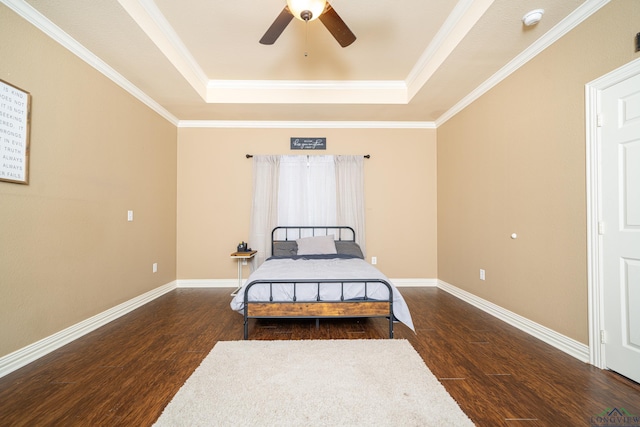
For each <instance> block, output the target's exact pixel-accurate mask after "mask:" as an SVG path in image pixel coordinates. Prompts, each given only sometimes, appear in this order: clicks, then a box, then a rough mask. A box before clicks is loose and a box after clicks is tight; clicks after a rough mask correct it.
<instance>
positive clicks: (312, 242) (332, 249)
mask: <svg viewBox="0 0 640 427" xmlns="http://www.w3.org/2000/svg"><path fill="white" fill-rule="evenodd" d="M296 243H297V244H298V255H325V254H336V253H338V251H337V250H336V241H335V239H334V237H333V235H330V236H314V237H303V238H302V239H298V240H296Z"/></svg>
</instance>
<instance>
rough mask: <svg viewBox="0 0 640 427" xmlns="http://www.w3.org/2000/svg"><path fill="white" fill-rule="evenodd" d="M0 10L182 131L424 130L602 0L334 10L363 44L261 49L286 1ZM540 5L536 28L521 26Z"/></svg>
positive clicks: (296, 31)
mask: <svg viewBox="0 0 640 427" xmlns="http://www.w3.org/2000/svg"><path fill="white" fill-rule="evenodd" d="M1 1H2V2H3V3H5V4H7V5H8V6H9V7H11V8H13V9H14V10H16V11H17V12H18V13H20V14H21V15H22V16H24V17H25V18H26V19H28V20H30V21H31V22H33V23H34V24H35V25H37V26H39V27H40V28H43V30H45V31H46V32H47V33H48V34H49V35H51V36H52V37H54V38H56V39H57V40H58V41H60V42H61V43H62V44H63V45H66V46H67V47H68V48H70V49H72V50H73V51H75V52H76V53H77V54H78V55H79V56H80V57H83V58H84V59H85V60H86V61H87V62H89V63H91V64H92V65H94V66H96V68H98V69H100V70H101V71H103V72H105V74H107V75H109V76H110V77H111V78H113V79H114V80H115V81H117V82H119V83H120V84H121V85H123V86H124V87H126V88H128V89H129V90H130V91H131V92H132V93H134V94H136V96H138V97H139V98H141V99H142V100H143V101H145V102H146V103H147V104H149V105H150V106H152V107H153V108H155V109H156V110H157V111H159V112H161V113H162V114H163V115H164V116H165V117H167V118H168V119H170V120H172V121H175V122H176V123H188V122H191V123H196V122H194V121H206V122H208V123H216V122H218V123H220V122H227V121H238V122H244V123H248V122H256V121H262V122H264V121H266V122H274V123H276V122H288V123H290V122H309V121H313V122H318V121H321V122H323V121H324V122H352V123H353V122H367V123H372V122H387V123H389V122H402V123H405V124H410V123H414V124H419V125H426V124H432V125H433V124H434V123H435V124H437V123H438V122H439V121H440V122H442V121H443V120H445V119H446V118H447V117H448V116H449V115H451V114H452V112H455V111H456V110H459V109H460V108H462V106H463V105H464V104H465V102H468V100H469V99H470V98H472V97H473V96H475V95H474V94H478V93H479V92H481V91H482V90H485V89H486V88H488V87H489V86H490V85H492V84H495V82H497V81H498V80H499V79H500V78H502V77H504V76H505V75H507V74H508V73H509V72H510V71H512V70H513V69H515V68H517V66H519V65H521V64H522V63H524V62H526V60H527V59H529V58H530V57H532V56H533V55H535V53H537V52H538V51H540V50H541V49H543V48H544V47H545V46H546V45H548V44H549V43H550V42H552V41H553V40H555V39H554V37H555V38H557V37H559V36H560V35H562V34H564V32H566V31H568V30H570V29H571V28H573V27H574V26H575V25H577V24H578V23H579V22H581V21H582V20H584V19H586V17H588V16H589V15H590V14H591V13H593V12H594V11H595V10H597V9H598V8H600V7H602V5H603V4H606V2H607V0H458V1H456V0H378V1H370V0H333V1H330V3H331V4H332V6H333V7H334V9H335V10H336V11H337V12H338V14H339V15H340V16H341V18H342V19H343V20H344V21H345V22H346V24H347V25H348V26H349V27H350V29H351V30H352V31H353V32H354V33H355V35H356V36H357V40H356V41H355V42H354V43H353V44H352V45H351V46H348V47H346V48H342V47H340V45H339V44H338V43H337V42H336V41H335V39H333V37H332V36H331V34H330V33H329V32H328V31H327V29H326V28H325V27H324V26H323V24H322V23H321V22H320V21H318V20H316V21H312V22H309V23H307V24H305V23H304V22H302V21H299V20H296V19H294V20H292V21H291V23H290V24H289V25H288V27H287V28H286V29H285V30H284V32H283V34H282V35H281V36H280V38H279V39H278V40H277V41H276V42H275V44H273V45H271V46H266V45H262V44H259V43H258V40H259V39H260V38H261V37H262V35H263V34H264V32H265V31H266V30H267V28H268V27H269V26H270V25H271V23H272V22H273V20H274V19H275V18H276V16H277V15H278V14H279V13H280V12H281V11H282V9H283V8H284V6H285V5H286V0H180V1H177V0H155V1H154V0H100V1H87V0H1ZM539 8H541V9H544V10H545V13H544V17H543V19H542V21H541V22H540V23H539V24H537V25H535V26H533V27H525V26H524V25H523V24H522V21H521V19H522V16H523V15H524V14H525V13H526V12H528V11H530V10H532V9H539ZM52 24H53V25H52ZM305 53H306V55H305ZM94 55H95V57H94Z"/></svg>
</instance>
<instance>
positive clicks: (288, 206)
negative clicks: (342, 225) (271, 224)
mask: <svg viewBox="0 0 640 427" xmlns="http://www.w3.org/2000/svg"><path fill="white" fill-rule="evenodd" d="M279 181H280V182H279V186H278V224H279V225H333V224H335V223H336V220H337V218H336V173H335V164H334V159H333V156H282V157H281V159H280V177H279Z"/></svg>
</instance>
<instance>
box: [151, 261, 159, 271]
mask: <svg viewBox="0 0 640 427" xmlns="http://www.w3.org/2000/svg"><path fill="white" fill-rule="evenodd" d="M151 271H152V272H154V273H157V272H158V263H157V262H154V263H153V266H151Z"/></svg>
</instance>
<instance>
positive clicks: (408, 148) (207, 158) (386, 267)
mask: <svg viewBox="0 0 640 427" xmlns="http://www.w3.org/2000/svg"><path fill="white" fill-rule="evenodd" d="M435 133H436V132H435V130H433V129H411V130H408V129H403V130H401V129H189V128H181V129H179V132H178V262H177V265H178V279H229V278H233V277H234V276H235V275H237V271H236V265H235V264H234V262H233V261H232V260H231V259H230V258H229V254H230V253H231V252H233V251H234V249H235V247H236V245H237V244H238V242H239V241H240V240H246V239H247V238H248V234H249V227H250V217H249V214H250V210H251V193H252V163H251V160H248V159H246V158H245V154H247V153H250V154H292V153H293V154H300V152H292V151H290V150H289V138H290V137H292V136H323V137H327V150H326V151H325V152H323V153H325V154H370V155H371V159H369V160H366V161H365V202H366V226H367V235H366V241H367V248H366V250H367V255H368V256H377V257H378V267H379V268H380V269H381V270H382V271H383V272H384V273H385V274H386V275H387V276H388V277H390V278H436V277H437V268H436V264H437V256H436V243H437V239H436V209H437V208H436V143H435ZM303 154H306V153H303ZM249 244H251V242H249ZM246 270H248V269H245V273H246Z"/></svg>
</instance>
